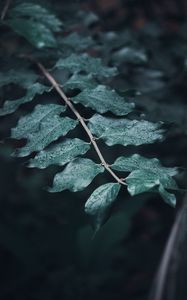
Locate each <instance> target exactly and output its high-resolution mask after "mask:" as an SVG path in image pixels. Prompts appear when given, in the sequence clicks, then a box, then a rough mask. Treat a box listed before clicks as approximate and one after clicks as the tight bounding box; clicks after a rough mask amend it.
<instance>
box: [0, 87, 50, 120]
mask: <svg viewBox="0 0 187 300" xmlns="http://www.w3.org/2000/svg"><path fill="white" fill-rule="evenodd" d="M50 91H51V87H48V86H44V85H42V84H40V83H34V84H33V85H31V86H30V87H28V89H27V91H26V95H25V96H24V97H22V98H20V99H17V100H6V101H5V103H4V105H3V107H2V108H0V116H4V115H8V114H11V113H13V112H15V111H16V110H17V109H18V107H19V106H20V105H21V104H25V103H28V102H30V101H32V100H33V99H34V97H35V96H36V95H41V94H43V93H44V92H50Z"/></svg>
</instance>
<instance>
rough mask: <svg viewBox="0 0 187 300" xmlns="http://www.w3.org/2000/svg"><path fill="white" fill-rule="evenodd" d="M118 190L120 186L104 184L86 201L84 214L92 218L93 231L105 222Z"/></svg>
mask: <svg viewBox="0 0 187 300" xmlns="http://www.w3.org/2000/svg"><path fill="white" fill-rule="evenodd" d="M119 190H120V184H118V183H106V184H104V185H101V186H100V187H98V188H97V189H96V190H95V191H94V192H93V193H92V195H91V196H90V198H89V199H88V200H87V202H86V204H85V212H86V213H87V214H89V215H90V216H91V217H92V218H93V222H94V228H95V231H97V230H99V228H100V227H101V225H102V224H104V222H105V221H106V219H107V217H108V214H109V211H110V209H111V206H112V204H113V202H114V200H115V199H116V197H117V195H118V193H119Z"/></svg>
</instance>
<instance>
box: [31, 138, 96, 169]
mask: <svg viewBox="0 0 187 300" xmlns="http://www.w3.org/2000/svg"><path fill="white" fill-rule="evenodd" d="M89 149H90V144H89V143H86V142H84V141H82V140H80V139H77V138H75V139H66V140H65V141H63V142H62V143H59V144H57V145H53V146H51V147H50V148H49V149H47V150H43V151H40V152H39V153H38V154H37V155H36V156H35V157H34V158H33V159H31V160H30V164H29V167H36V168H40V169H44V168H47V167H48V166H50V165H59V166H63V165H65V164H66V163H68V162H70V161H71V160H73V159H74V158H75V157H76V156H79V155H83V154H85V153H86V152H87V151H88V150H89Z"/></svg>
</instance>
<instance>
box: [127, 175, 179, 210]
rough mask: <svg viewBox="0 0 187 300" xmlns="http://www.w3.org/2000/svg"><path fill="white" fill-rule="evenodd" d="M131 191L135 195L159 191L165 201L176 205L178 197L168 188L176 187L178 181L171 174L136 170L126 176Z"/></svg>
mask: <svg viewBox="0 0 187 300" xmlns="http://www.w3.org/2000/svg"><path fill="white" fill-rule="evenodd" d="M126 182H127V184H128V188H127V189H128V191H129V193H130V194H131V195H132V196H134V195H138V194H141V193H143V192H150V191H157V192H159V193H160V195H161V196H162V198H163V199H164V201H166V202H167V203H168V204H170V205H171V206H175V204H176V197H175V195H174V194H171V193H169V192H167V191H166V189H176V188H177V185H176V182H175V181H174V180H173V179H172V178H171V177H169V176H167V175H165V174H163V176H159V175H158V174H156V173H154V172H152V171H149V170H144V169H142V170H135V171H132V173H130V175H129V176H128V177H127V178H126Z"/></svg>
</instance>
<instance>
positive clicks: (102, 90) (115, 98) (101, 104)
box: [72, 85, 134, 116]
mask: <svg viewBox="0 0 187 300" xmlns="http://www.w3.org/2000/svg"><path fill="white" fill-rule="evenodd" d="M72 100H73V101H74V102H75V103H81V104H82V105H84V106H86V107H87V106H88V107H91V108H92V109H93V110H96V111H97V112H100V113H105V112H107V111H111V112H113V113H114V114H116V115H118V116H123V115H126V114H128V113H130V112H131V111H132V110H133V108H134V103H128V102H126V101H125V99H124V98H123V97H121V96H119V95H118V94H117V93H116V92H115V90H111V89H109V88H108V87H106V86H104V85H98V86H97V87H96V88H95V89H90V88H86V89H84V90H83V91H82V92H81V93H80V94H78V95H77V96H75V97H73V98H72Z"/></svg>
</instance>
